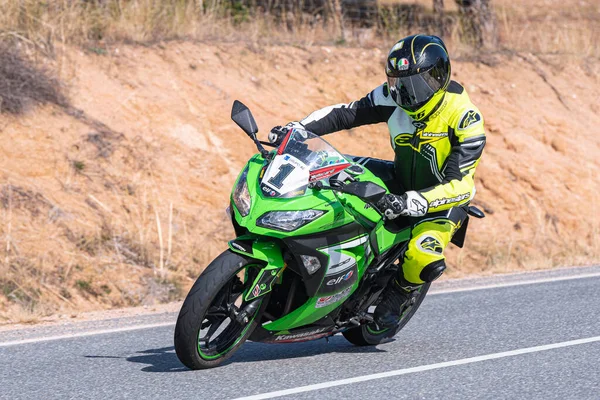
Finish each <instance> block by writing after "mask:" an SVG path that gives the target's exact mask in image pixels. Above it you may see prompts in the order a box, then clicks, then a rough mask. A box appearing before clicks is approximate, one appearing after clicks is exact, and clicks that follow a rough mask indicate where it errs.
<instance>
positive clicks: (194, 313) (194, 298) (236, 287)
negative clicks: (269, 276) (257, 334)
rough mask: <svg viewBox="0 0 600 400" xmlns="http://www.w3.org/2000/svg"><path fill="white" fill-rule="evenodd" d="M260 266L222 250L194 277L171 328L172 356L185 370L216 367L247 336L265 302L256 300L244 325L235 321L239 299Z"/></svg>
mask: <svg viewBox="0 0 600 400" xmlns="http://www.w3.org/2000/svg"><path fill="white" fill-rule="evenodd" d="M263 266H264V265H262V264H260V263H259V262H258V261H256V260H253V259H250V258H248V257H244V256H241V255H239V254H236V253H233V252H232V251H230V250H226V251H225V252H223V253H221V255H219V256H218V257H217V258H215V259H214V260H213V261H212V262H211V263H210V264H209V266H208V267H207V268H206V269H205V270H204V272H202V274H201V275H200V276H199V277H198V279H197V280H196V282H195V283H194V286H192V289H191V290H190V292H189V293H188V295H187V297H186V299H185V301H184V302H183V305H182V307H181V311H180V312H179V317H178V318H177V324H176V325H175V352H176V353H177V357H178V358H179V360H180V361H181V362H182V363H183V364H184V365H185V366H186V367H188V368H190V369H205V368H213V367H216V366H218V365H220V364H222V363H223V362H224V361H226V360H227V359H228V358H230V357H231V356H232V355H233V354H234V353H235V351H236V350H237V349H238V348H239V347H240V346H241V345H242V344H243V343H244V342H245V341H246V339H247V338H248V337H249V336H250V334H251V333H252V331H253V330H254V328H256V326H257V324H258V323H257V320H259V319H260V317H259V316H260V314H262V312H263V310H264V308H265V307H266V305H267V300H266V299H265V298H264V297H263V299H262V300H258V301H260V305H259V306H258V307H256V310H255V311H254V312H253V313H252V314H251V315H248V318H247V322H245V321H244V320H242V321H238V319H237V318H236V315H237V314H238V313H239V312H240V311H242V310H243V309H244V308H245V307H246V306H247V305H248V303H246V302H245V301H244V300H243V297H244V295H245V293H247V291H248V290H249V289H250V288H249V286H250V285H251V284H252V283H253V281H254V278H255V277H256V276H257V274H258V272H259V271H260V269H261V268H262V267H263ZM240 276H242V277H243V280H242V279H241V278H240ZM257 317H259V318H257Z"/></svg>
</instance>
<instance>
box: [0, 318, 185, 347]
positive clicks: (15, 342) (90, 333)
mask: <svg viewBox="0 0 600 400" xmlns="http://www.w3.org/2000/svg"><path fill="white" fill-rule="evenodd" d="M173 325H175V323H174V322H161V323H158V324H148V325H133V326H126V327H123V328H114V329H104V330H97V331H88V332H75V333H70V334H65V335H57V336H45V337H37V338H31V339H23V340H13V341H10V342H0V347H8V346H16V345H19V344H28V343H38V342H48V341H52V340H62V339H73V338H78V337H85V336H94V335H102V334H106V333H119V332H129V331H137V330H140V329H150V328H160V327H163V326H173Z"/></svg>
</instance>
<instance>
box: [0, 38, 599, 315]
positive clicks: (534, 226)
mask: <svg viewBox="0 0 600 400" xmlns="http://www.w3.org/2000/svg"><path fill="white" fill-rule="evenodd" d="M385 54H386V49H377V48H373V49H353V48H336V47H305V48H302V47H253V46H242V45H206V44H194V43H189V42H169V43H163V44H159V45H155V46H151V47H141V46H140V47H135V46H119V47H118V48H112V49H111V51H110V52H109V54H106V55H97V54H93V53H86V52H83V51H82V50H80V49H77V48H68V49H65V51H64V58H63V60H62V62H61V66H62V75H63V77H64V78H65V79H66V80H67V82H68V84H69V87H70V97H71V99H72V102H73V106H74V108H73V109H71V110H69V111H68V112H65V111H64V110H60V109H57V108H52V107H47V108H44V109H38V110H35V112H30V113H29V114H27V115H26V116H25V117H20V118H14V117H5V116H3V117H0V118H2V119H0V134H1V135H2V138H3V140H2V142H1V143H0V173H1V176H2V188H1V191H0V200H1V202H2V207H1V210H0V211H1V213H2V220H1V221H0V231H1V237H2V238H3V243H2V245H1V248H2V254H0V256H1V257H0V258H2V264H1V266H0V283H1V286H2V288H3V291H2V292H0V321H1V320H2V319H4V320H5V321H7V320H15V319H21V320H22V319H26V318H28V317H27V316H30V315H31V316H35V315H40V314H48V313H53V312H60V311H61V310H73V309H80V310H90V309H98V308H106V307H113V306H125V305H138V304H152V303H156V302H163V301H169V300H173V299H177V298H180V297H181V296H182V294H183V292H184V291H185V289H186V288H187V287H189V285H190V284H191V282H192V280H193V279H195V277H196V276H197V275H198V273H199V272H200V271H201V270H202V268H204V266H205V265H206V264H207V262H209V260H210V259H212V258H213V257H214V256H215V255H217V254H218V253H219V252H220V251H222V250H223V249H224V248H225V241H226V239H227V238H229V237H231V235H232V233H233V232H232V229H231V228H230V227H229V223H228V221H227V218H226V216H225V213H224V211H223V210H224V208H225V206H226V205H227V202H228V196H229V191H230V188H231V185H232V183H233V182H234V179H235V177H236V176H237V173H238V171H239V170H240V168H241V167H242V166H243V164H244V163H245V160H247V158H248V157H250V156H251V155H252V154H253V153H254V152H255V149H254V148H253V146H252V145H251V143H250V141H249V140H248V139H247V138H246V136H245V135H244V134H243V132H241V131H240V130H239V129H238V128H237V127H236V126H235V125H234V124H233V123H232V122H231V121H230V120H229V113H230V107H231V103H232V102H233V100H235V99H239V100H241V101H243V102H244V103H246V104H247V105H248V106H249V107H250V108H251V109H252V110H253V113H254V115H255V118H256V120H257V122H258V124H259V126H260V127H261V128H262V130H261V132H262V133H261V134H262V135H263V136H266V132H268V130H269V128H270V127H271V126H274V125H278V124H282V123H285V122H288V121H289V120H294V119H299V118H302V117H304V116H305V115H307V114H308V113H310V112H311V111H313V110H314V109H317V108H320V107H323V106H326V105H330V104H336V103H341V102H348V101H352V100H355V99H358V98H360V97H362V96H363V95H365V94H366V93H368V92H369V91H370V90H371V89H372V88H374V87H375V86H377V85H379V84H381V83H382V81H383V79H384V75H383V68H382V65H383V60H384V57H385ZM599 72H600V66H598V65H597V64H593V63H590V64H580V63H575V62H571V61H569V60H568V59H564V58H562V57H559V56H556V57H549V56H548V57H544V58H540V57H536V56H533V55H530V54H512V55H510V54H507V55H495V56H489V57H486V58H484V59H479V60H475V61H473V60H471V61H467V60H455V61H454V64H453V74H454V79H455V80H457V81H459V82H461V83H462V84H463V85H464V86H465V87H466V88H467V90H468V92H469V93H470V95H471V98H472V100H473V101H474V102H475V103H476V104H477V105H478V106H479V108H480V109H481V110H482V112H483V114H484V118H485V119H486V126H487V133H488V145H487V147H486V151H485V153H484V158H483V161H482V162H481V164H480V166H479V168H478V171H477V175H476V181H477V187H478V194H477V197H476V200H475V204H478V205H480V206H481V207H482V208H483V209H484V210H485V211H486V212H487V218H486V219H484V220H481V221H473V223H472V224H471V225H470V232H469V236H468V238H467V246H466V248H465V249H462V250H459V249H456V248H454V249H451V250H450V252H449V266H450V268H449V270H448V276H451V277H456V276H461V275H465V274H472V273H492V272H499V271H508V270H518V269H536V268H543V267H549V266H554V265H566V264H584V263H590V262H593V261H597V260H598V259H599V258H600V254H599V253H600V251H599V249H600V246H599V239H598V233H599V230H600V220H599V219H600V218H599V216H598V213H597V212H596V211H595V210H596V208H597V206H598V200H597V193H598V192H599V191H600V180H599V179H598V175H597V171H598V168H599V167H600V161H599V159H598V158H599V156H600V149H599V144H600V128H599V126H600V79H599V78H598V76H599V75H598V73H599ZM327 139H328V140H329V141H330V142H331V143H332V144H333V145H335V146H336V147H338V148H339V149H340V150H341V151H342V152H345V153H349V154H361V155H371V156H375V157H381V158H391V157H392V156H393V152H392V150H391V147H390V145H389V139H388V134H387V129H386V127H385V125H374V126H369V127H363V128H359V129H355V130H352V131H349V132H341V133H337V134H334V135H331V136H329V137H328V138H327Z"/></svg>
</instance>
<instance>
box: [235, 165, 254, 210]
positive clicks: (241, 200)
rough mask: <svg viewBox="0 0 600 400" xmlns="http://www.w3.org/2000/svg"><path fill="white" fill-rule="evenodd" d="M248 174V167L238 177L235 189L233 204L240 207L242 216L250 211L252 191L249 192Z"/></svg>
mask: <svg viewBox="0 0 600 400" xmlns="http://www.w3.org/2000/svg"><path fill="white" fill-rule="evenodd" d="M247 176H248V167H246V168H245V169H244V172H242V175H240V179H238V182H237V185H236V186H235V190H234V191H233V204H235V207H236V208H237V209H238V211H239V212H240V214H241V215H242V217H245V216H246V215H248V213H249V212H250V204H251V202H250V192H248V182H247V181H246V177H247Z"/></svg>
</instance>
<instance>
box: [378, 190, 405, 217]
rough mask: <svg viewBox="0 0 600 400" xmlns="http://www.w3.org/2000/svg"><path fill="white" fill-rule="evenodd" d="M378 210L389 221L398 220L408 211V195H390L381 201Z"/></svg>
mask: <svg viewBox="0 0 600 400" xmlns="http://www.w3.org/2000/svg"><path fill="white" fill-rule="evenodd" d="M377 208H379V209H380V210H381V211H382V212H383V215H385V217H386V218H387V219H394V218H398V217H399V216H400V215H402V212H403V211H405V210H406V195H402V196H398V195H396V194H392V193H388V194H386V195H385V196H383V198H382V199H381V200H379V202H378V203H377Z"/></svg>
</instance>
